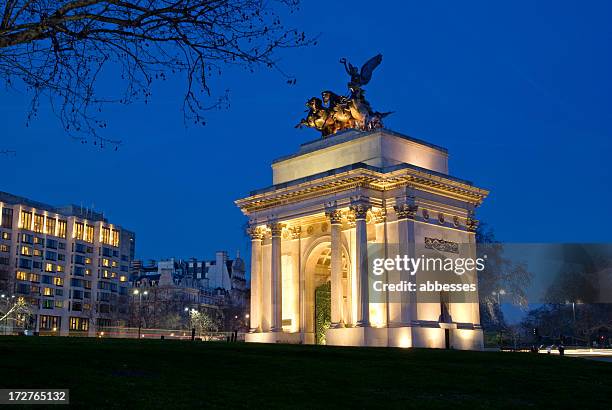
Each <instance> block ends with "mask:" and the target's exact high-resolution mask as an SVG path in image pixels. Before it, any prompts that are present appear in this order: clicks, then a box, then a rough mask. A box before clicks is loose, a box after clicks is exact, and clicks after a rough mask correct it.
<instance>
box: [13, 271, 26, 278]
mask: <svg viewBox="0 0 612 410" xmlns="http://www.w3.org/2000/svg"><path fill="white" fill-rule="evenodd" d="M15 278H17V280H28V279H27V278H28V274H27V273H25V272H23V271H20V270H18V271H17V274H16V275H15Z"/></svg>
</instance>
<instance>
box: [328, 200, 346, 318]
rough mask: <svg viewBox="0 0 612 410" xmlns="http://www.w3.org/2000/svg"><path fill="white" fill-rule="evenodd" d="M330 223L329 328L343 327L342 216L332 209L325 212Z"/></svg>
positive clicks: (338, 211)
mask: <svg viewBox="0 0 612 410" xmlns="http://www.w3.org/2000/svg"><path fill="white" fill-rule="evenodd" d="M326 215H327V217H328V218H329V221H330V223H331V322H332V323H331V326H332V327H344V321H343V320H342V318H343V317H344V314H343V313H344V312H343V310H344V294H343V291H342V236H341V235H342V233H341V231H340V228H341V227H342V214H341V212H340V210H338V209H333V210H329V211H328V212H326Z"/></svg>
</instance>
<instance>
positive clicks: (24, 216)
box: [19, 211, 32, 229]
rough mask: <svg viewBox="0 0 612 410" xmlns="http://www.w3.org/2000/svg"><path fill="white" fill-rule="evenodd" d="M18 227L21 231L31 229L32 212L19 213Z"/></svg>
mask: <svg viewBox="0 0 612 410" xmlns="http://www.w3.org/2000/svg"><path fill="white" fill-rule="evenodd" d="M20 222H21V223H20V224H19V227H20V228H22V229H32V212H27V211H21V220H20Z"/></svg>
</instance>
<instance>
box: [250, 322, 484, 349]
mask: <svg viewBox="0 0 612 410" xmlns="http://www.w3.org/2000/svg"><path fill="white" fill-rule="evenodd" d="M448 325H451V326H448ZM452 325H453V324H447V323H440V324H438V325H437V326H436V325H431V324H429V325H427V326H399V327H383V328H376V327H346V328H335V329H328V330H327V332H326V334H325V336H326V340H327V345H330V346H372V347H404V348H406V347H421V348H433V349H444V348H446V347H447V346H446V335H445V331H447V330H448V332H449V346H448V347H449V348H452V349H456V350H482V348H483V333H482V329H461V328H457V327H455V326H452ZM245 338H246V341H247V342H251V343H289V344H315V335H314V333H308V332H307V333H297V332H296V333H287V332H258V333H248V334H246V336H245Z"/></svg>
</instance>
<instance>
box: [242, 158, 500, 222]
mask: <svg viewBox="0 0 612 410" xmlns="http://www.w3.org/2000/svg"><path fill="white" fill-rule="evenodd" d="M358 187H363V188H368V189H371V190H374V191H380V192H384V191H390V190H393V189H396V188H400V187H411V188H414V189H418V190H421V191H424V192H429V193H432V194H435V195H440V196H443V197H447V198H452V199H456V200H459V201H463V202H467V203H470V204H473V205H474V206H478V205H480V204H481V203H482V201H483V200H484V199H485V198H486V197H487V195H488V194H489V192H488V191H487V190H485V189H481V188H477V187H475V186H473V185H470V184H468V183H465V182H461V181H460V180H456V179H453V178H452V177H444V176H442V175H440V174H438V173H433V172H427V171H426V170H424V169H422V168H418V169H416V168H414V167H403V168H400V169H396V170H393V171H390V172H382V171H378V170H374V169H371V168H370V167H365V168H357V169H350V170H347V171H345V172H340V173H336V174H333V175H327V176H321V177H319V178H313V179H309V180H307V181H300V182H296V183H295V184H290V183H284V184H282V185H281V186H279V187H277V188H275V187H271V188H270V189H266V190H264V191H263V192H260V193H255V194H254V195H251V196H248V197H246V198H243V199H239V200H237V201H235V203H236V205H238V207H240V209H241V210H242V212H243V213H244V214H246V215H248V214H250V213H252V212H257V211H261V210H265V209H269V208H274V207H277V206H280V205H287V204H292V203H297V202H302V201H305V200H309V199H313V198H317V197H323V196H326V195H330V194H334V193H341V192H344V191H348V190H352V189H355V188H358Z"/></svg>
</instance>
